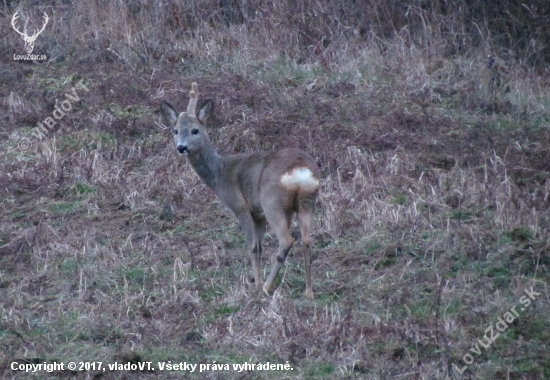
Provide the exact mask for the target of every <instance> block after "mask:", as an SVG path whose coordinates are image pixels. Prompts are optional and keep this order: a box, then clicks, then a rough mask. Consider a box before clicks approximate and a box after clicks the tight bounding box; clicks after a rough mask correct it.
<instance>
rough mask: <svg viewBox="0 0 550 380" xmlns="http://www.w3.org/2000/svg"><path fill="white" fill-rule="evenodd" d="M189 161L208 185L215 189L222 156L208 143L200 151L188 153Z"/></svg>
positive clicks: (220, 169) (221, 165) (221, 164)
mask: <svg viewBox="0 0 550 380" xmlns="http://www.w3.org/2000/svg"><path fill="white" fill-rule="evenodd" d="M188 157H189V162H190V163H191V166H193V169H195V172H197V174H198V175H199V177H201V179H202V180H203V181H204V183H206V185H207V186H208V187H210V188H211V189H212V190H214V191H216V187H217V184H218V178H219V177H220V174H221V171H222V167H223V163H222V156H221V155H220V154H219V153H218V152H217V151H216V149H214V148H213V147H212V146H211V145H210V144H208V145H207V146H205V147H203V149H201V150H200V151H198V152H196V153H193V154H189V156H188Z"/></svg>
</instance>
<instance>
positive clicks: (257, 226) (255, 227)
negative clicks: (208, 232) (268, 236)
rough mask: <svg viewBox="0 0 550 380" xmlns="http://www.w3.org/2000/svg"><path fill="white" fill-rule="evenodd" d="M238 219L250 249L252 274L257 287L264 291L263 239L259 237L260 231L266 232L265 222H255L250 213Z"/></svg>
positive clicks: (238, 216) (242, 213) (239, 216)
mask: <svg viewBox="0 0 550 380" xmlns="http://www.w3.org/2000/svg"><path fill="white" fill-rule="evenodd" d="M237 219H238V220H239V224H240V225H241V228H242V230H243V232H244V236H245V239H246V245H247V248H248V254H249V256H250V260H251V261H252V272H253V274H254V282H255V283H256V287H257V288H258V289H259V290H261V289H262V268H261V265H260V261H261V254H262V238H263V235H262V236H261V237H259V236H258V233H259V232H260V231H263V232H265V222H264V223H263V225H262V223H261V222H255V221H254V219H253V218H252V215H251V214H250V213H248V212H241V213H239V214H237Z"/></svg>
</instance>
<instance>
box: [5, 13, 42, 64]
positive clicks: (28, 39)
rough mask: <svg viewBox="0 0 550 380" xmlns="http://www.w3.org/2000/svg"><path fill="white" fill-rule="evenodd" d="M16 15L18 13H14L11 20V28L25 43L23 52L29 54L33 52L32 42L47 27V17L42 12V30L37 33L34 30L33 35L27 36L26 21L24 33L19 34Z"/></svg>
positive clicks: (17, 16)
mask: <svg viewBox="0 0 550 380" xmlns="http://www.w3.org/2000/svg"><path fill="white" fill-rule="evenodd" d="M18 13H19V11H17V12H15V14H14V15H13V17H12V18H11V26H12V27H13V29H14V30H15V31H16V32H17V33H19V34H20V35H21V37H23V41H25V50H27V53H29V54H31V53H32V51H33V50H34V41H36V39H37V38H38V36H39V35H40V33H42V32H43V31H44V28H46V25H48V20H49V17H48V15H47V14H46V12H44V25H43V26H42V29H40V30H38V31H37V30H35V31H34V33H33V34H32V35H31V36H29V35H28V34H27V21H25V27H24V32H21V31H20V30H19V29H17V25H16V21H17V19H18V18H19V15H18Z"/></svg>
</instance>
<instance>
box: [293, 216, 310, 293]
mask: <svg viewBox="0 0 550 380" xmlns="http://www.w3.org/2000/svg"><path fill="white" fill-rule="evenodd" d="M296 216H297V219H298V223H300V233H301V234H302V252H303V254H304V268H305V272H306V298H308V299H310V300H312V299H313V287H312V286H311V237H310V226H311V219H312V217H313V210H310V209H307V210H300V211H298V213H297V215H296Z"/></svg>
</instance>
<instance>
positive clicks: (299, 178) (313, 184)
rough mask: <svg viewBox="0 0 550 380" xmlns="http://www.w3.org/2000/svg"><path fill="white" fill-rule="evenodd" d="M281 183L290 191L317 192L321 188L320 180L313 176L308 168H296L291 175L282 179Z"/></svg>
mask: <svg viewBox="0 0 550 380" xmlns="http://www.w3.org/2000/svg"><path fill="white" fill-rule="evenodd" d="M281 183H282V184H283V186H284V187H286V188H287V189H289V190H297V189H301V190H305V191H315V190H317V189H318V188H319V180H318V179H317V178H315V177H314V176H313V173H312V172H311V170H309V169H308V168H304V167H300V168H294V169H292V171H291V172H290V173H285V174H283V176H282V177H281Z"/></svg>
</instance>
